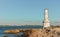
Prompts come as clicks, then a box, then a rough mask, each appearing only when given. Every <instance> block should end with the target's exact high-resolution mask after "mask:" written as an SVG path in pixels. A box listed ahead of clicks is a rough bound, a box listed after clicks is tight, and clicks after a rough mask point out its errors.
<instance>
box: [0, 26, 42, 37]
mask: <svg viewBox="0 0 60 37" xmlns="http://www.w3.org/2000/svg"><path fill="white" fill-rule="evenodd" d="M26 28H29V29H32V28H43V26H40V25H36V26H0V37H4V36H7V37H17V35H19V36H20V35H22V34H23V33H22V32H20V33H18V34H5V33H4V31H5V30H11V29H26Z"/></svg>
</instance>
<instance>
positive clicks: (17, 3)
mask: <svg viewBox="0 0 60 37" xmlns="http://www.w3.org/2000/svg"><path fill="white" fill-rule="evenodd" d="M44 8H48V9H49V20H51V21H55V20H60V17H59V16H60V0H0V23H1V24H26V23H31V22H32V23H34V22H36V23H38V22H40V21H43V16H44Z"/></svg>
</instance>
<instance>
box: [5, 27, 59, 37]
mask: <svg viewBox="0 0 60 37" xmlns="http://www.w3.org/2000/svg"><path fill="white" fill-rule="evenodd" d="M8 31H10V32H11V33H12V32H13V33H14V32H15V33H16V32H17V33H19V32H20V30H8ZM8 31H7V32H8ZM5 32H6V31H5ZM22 32H23V33H24V34H23V35H21V37H60V26H53V27H48V28H43V29H31V30H28V29H27V30H24V31H23V30H22Z"/></svg>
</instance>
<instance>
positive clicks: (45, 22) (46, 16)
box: [43, 9, 50, 28]
mask: <svg viewBox="0 0 60 37" xmlns="http://www.w3.org/2000/svg"><path fill="white" fill-rule="evenodd" d="M46 27H50V21H49V20H48V9H44V21H43V28H46Z"/></svg>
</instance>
